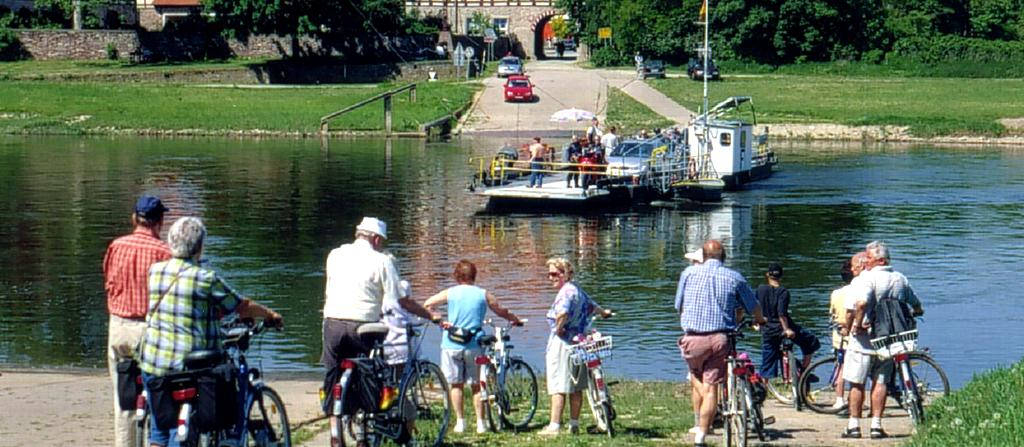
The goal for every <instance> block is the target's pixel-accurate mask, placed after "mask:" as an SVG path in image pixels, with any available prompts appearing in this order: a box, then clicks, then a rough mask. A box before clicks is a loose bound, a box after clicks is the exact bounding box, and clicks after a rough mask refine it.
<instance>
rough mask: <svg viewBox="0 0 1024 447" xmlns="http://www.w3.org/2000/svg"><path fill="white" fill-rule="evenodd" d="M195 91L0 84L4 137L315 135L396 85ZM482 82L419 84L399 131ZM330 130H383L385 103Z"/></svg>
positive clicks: (433, 115)
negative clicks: (323, 121)
mask: <svg viewBox="0 0 1024 447" xmlns="http://www.w3.org/2000/svg"><path fill="white" fill-rule="evenodd" d="M396 86H397V84H379V85H343V86H308V87H307V86H302V87H278V86H246V87H228V86H195V85H179V84H141V83H140V84H126V83H121V84H117V83H93V82H49V81H38V82H33V81H12V82H0V98H4V100H3V101H2V102H0V132H2V133H9V134H72V135H75V134H112V133H157V134H159V133H179V134H195V135H220V134H228V133H231V132H232V131H243V132H250V133H253V134H258V133H262V132H273V133H297V134H301V133H314V132H317V131H318V129H319V123H320V117H321V116H323V115H326V114H328V113H331V112H334V111H336V110H340V109H342V108H344V107H346V106H348V105H350V104H354V103H356V102H358V101H360V100H363V99H365V98H368V97H371V96H373V95H375V94H377V93H380V92H384V91H386V90H389V89H391V88H394V87H396ZM478 88H479V86H478V85H477V84H467V83H450V82H434V83H420V84H419V85H418V87H417V95H416V96H417V102H415V103H410V102H409V95H408V94H407V93H403V94H399V95H397V96H395V97H394V98H393V102H394V114H393V129H394V130H395V131H398V132H404V131H417V130H418V129H419V126H420V125H421V124H423V123H426V122H430V121H432V120H435V119H437V118H439V117H441V116H444V115H446V114H449V113H452V112H453V111H454V110H456V109H458V108H460V107H462V106H463V105H465V104H467V103H468V102H469V101H470V99H471V98H472V95H473V92H474V91H476V90H477V89H478ZM330 126H331V130H332V131H338V130H344V131H365V132H375V131H381V130H383V129H384V112H383V105H382V103H381V102H378V103H375V104H371V105H368V106H366V107H363V108H361V109H358V110H356V111H354V112H351V113H348V114H345V115H342V116H340V117H338V118H337V119H335V120H332V121H331V123H330Z"/></svg>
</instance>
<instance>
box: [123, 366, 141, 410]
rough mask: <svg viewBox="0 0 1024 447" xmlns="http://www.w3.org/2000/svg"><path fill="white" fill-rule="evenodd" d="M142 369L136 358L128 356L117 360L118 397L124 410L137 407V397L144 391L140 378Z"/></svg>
mask: <svg viewBox="0 0 1024 447" xmlns="http://www.w3.org/2000/svg"><path fill="white" fill-rule="evenodd" d="M141 376H142V370H140V369H139V362H137V361H136V360H135V359H134V358H126V359H123V360H121V361H119V362H117V398H118V404H120V406H121V410H122V411H131V410H134V409H135V399H136V398H137V397H138V396H139V393H140V392H141V391H142V384H141V383H139V378H140V377H141Z"/></svg>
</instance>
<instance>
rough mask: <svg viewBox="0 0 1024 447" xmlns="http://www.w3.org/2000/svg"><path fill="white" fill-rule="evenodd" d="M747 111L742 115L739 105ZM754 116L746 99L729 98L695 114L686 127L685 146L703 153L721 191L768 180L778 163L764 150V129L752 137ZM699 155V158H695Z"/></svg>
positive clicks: (765, 132) (767, 149) (749, 99)
mask: <svg viewBox="0 0 1024 447" xmlns="http://www.w3.org/2000/svg"><path fill="white" fill-rule="evenodd" d="M744 105H746V107H742V109H745V110H746V111H748V113H749V116H750V118H749V119H744V118H743V117H742V116H741V115H745V113H743V112H744V110H741V106H744ZM756 126H757V116H756V114H755V113H754V108H753V102H752V100H751V98H750V97H749V96H733V97H730V98H728V99H726V100H724V101H722V102H720V103H718V104H717V105H715V106H714V107H712V108H711V109H710V110H708V111H707V112H706V113H703V114H700V115H698V116H697V117H696V118H694V119H693V121H692V122H691V123H690V125H689V126H688V131H687V145H688V146H689V148H690V149H691V151H693V152H699V153H700V154H706V155H707V157H708V158H709V160H710V164H711V167H713V169H714V172H715V173H716V174H717V177H718V178H720V179H721V180H722V182H724V185H723V186H724V189H726V190H736V189H739V188H741V187H742V186H743V185H745V184H747V183H750V182H753V181H756V180H761V179H765V178H768V177H770V176H771V175H772V169H773V168H774V167H775V165H776V164H777V163H778V160H777V159H776V157H775V153H774V152H773V151H772V150H771V149H770V148H769V147H768V133H767V128H766V129H765V131H764V133H762V134H755V133H754V129H755V127H756ZM697 156H700V155H697Z"/></svg>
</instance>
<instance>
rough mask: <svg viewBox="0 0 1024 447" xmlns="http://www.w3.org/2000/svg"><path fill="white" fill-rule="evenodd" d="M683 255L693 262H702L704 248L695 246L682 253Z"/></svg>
mask: <svg viewBox="0 0 1024 447" xmlns="http://www.w3.org/2000/svg"><path fill="white" fill-rule="evenodd" d="M683 257H684V258H686V259H689V260H691V261H694V262H701V263H702V262H704V249H703V248H701V247H697V248H696V249H694V250H693V251H691V252H689V253H687V254H685V255H683Z"/></svg>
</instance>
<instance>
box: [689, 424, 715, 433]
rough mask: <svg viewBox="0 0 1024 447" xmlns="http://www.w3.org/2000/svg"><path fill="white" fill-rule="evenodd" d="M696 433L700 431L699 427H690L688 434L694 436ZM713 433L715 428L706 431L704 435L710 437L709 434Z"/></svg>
mask: <svg viewBox="0 0 1024 447" xmlns="http://www.w3.org/2000/svg"><path fill="white" fill-rule="evenodd" d="M698 431H700V427H698V426H696V425H694V426H693V427H690V430H689V433H690V434H691V435H695V434H697V432H698ZM714 432H715V428H714V427H711V428H709V429H708V432H707V433H706V434H709V435H710V434H713V433H714Z"/></svg>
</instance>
